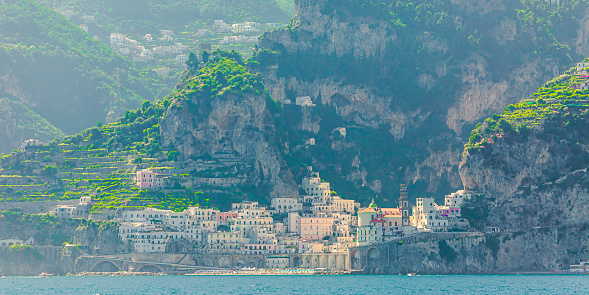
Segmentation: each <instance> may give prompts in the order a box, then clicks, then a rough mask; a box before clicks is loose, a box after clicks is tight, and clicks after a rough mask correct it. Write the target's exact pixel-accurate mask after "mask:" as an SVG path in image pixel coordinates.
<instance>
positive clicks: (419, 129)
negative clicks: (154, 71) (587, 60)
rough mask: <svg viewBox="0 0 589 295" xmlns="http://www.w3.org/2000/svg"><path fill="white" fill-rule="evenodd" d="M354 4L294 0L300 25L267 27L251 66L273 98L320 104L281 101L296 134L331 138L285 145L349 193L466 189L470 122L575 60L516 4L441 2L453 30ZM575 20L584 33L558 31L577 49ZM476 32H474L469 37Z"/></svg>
mask: <svg viewBox="0 0 589 295" xmlns="http://www.w3.org/2000/svg"><path fill="white" fill-rule="evenodd" d="M479 2H480V3H479ZM354 5H355V4H353V1H331V0H320V1H310V0H300V1H296V5H295V18H294V19H293V21H292V28H290V29H287V30H278V31H274V32H271V33H267V34H265V35H264V37H263V38H262V39H261V41H260V44H259V48H260V50H259V52H258V54H257V55H258V57H259V58H258V61H259V62H260V66H258V67H255V69H256V70H259V71H260V72H262V74H263V76H264V79H265V85H266V87H267V89H268V90H269V93H270V95H271V96H272V98H273V99H275V100H278V101H280V102H284V101H285V100H287V99H288V100H291V101H293V103H294V101H295V98H296V97H300V96H310V97H311V98H312V100H313V101H314V103H316V104H317V107H305V108H306V109H307V110H303V111H302V112H298V111H297V110H293V108H291V107H289V106H288V105H285V108H284V111H285V115H286V116H290V120H291V121H290V123H289V124H288V126H292V128H290V129H289V131H288V132H291V133H297V134H298V136H299V138H301V139H308V138H315V140H316V142H317V144H318V145H319V144H320V143H322V144H323V145H324V147H321V149H322V150H318V148H315V149H313V148H311V149H300V150H299V151H293V150H290V151H289V152H290V153H292V154H294V155H297V157H299V158H306V159H307V160H306V162H305V163H304V164H306V165H314V166H321V169H325V171H324V173H326V174H329V176H330V179H332V182H333V183H334V184H336V185H337V186H338V187H342V186H345V182H349V181H352V182H353V186H352V187H349V189H350V190H349V192H350V193H353V194H355V195H357V196H359V197H360V198H361V199H364V200H369V198H370V197H372V196H373V195H374V194H375V193H379V197H380V198H382V199H383V200H384V201H390V202H393V200H394V199H396V195H395V194H394V193H393V192H394V191H396V189H395V187H396V185H397V184H398V183H401V182H409V183H412V184H413V185H412V186H410V189H411V187H413V189H415V190H416V191H419V190H426V191H428V192H430V193H440V194H439V195H441V193H443V192H447V191H448V190H450V189H458V188H461V187H462V183H461V181H460V177H459V174H458V163H459V160H458V159H459V155H460V153H461V151H462V142H463V140H464V136H465V134H466V131H469V130H470V128H471V127H472V126H473V125H474V124H475V123H476V122H479V121H480V120H481V119H482V118H485V117H486V116H488V115H490V114H491V113H494V112H498V111H500V110H502V109H503V108H504V107H506V106H507V105H509V104H510V103H514V102H516V101H518V100H519V99H520V98H521V97H525V96H527V95H528V94H529V93H531V92H532V91H533V90H535V89H536V88H537V87H538V86H539V85H540V84H541V83H542V82H543V81H545V80H548V79H549V78H550V77H552V76H554V75H556V74H557V73H558V72H559V69H562V68H563V66H564V65H565V64H567V63H570V61H568V60H566V59H563V58H560V57H555V58H551V57H547V56H548V54H540V55H536V54H535V53H533V51H534V50H536V49H538V44H533V43H532V41H531V40H532V39H533V37H534V36H535V34H536V33H534V32H532V31H530V29H529V28H528V27H526V25H525V24H524V23H522V22H521V20H520V19H518V18H517V17H516V16H515V15H514V14H515V8H519V7H517V5H519V4H513V5H510V6H509V7H506V6H505V5H504V4H503V3H502V2H501V1H490V2H489V1H477V2H476V3H473V1H452V3H451V4H450V3H448V4H447V6H446V8H439V9H440V10H443V9H446V12H447V13H450V19H449V20H448V23H449V25H448V26H447V28H448V29H447V30H446V29H440V28H437V27H436V26H435V25H431V24H430V23H429V22H428V21H427V20H424V19H425V17H424V16H423V15H421V16H420V15H417V16H415V17H416V18H415V19H420V18H421V20H423V21H422V22H417V23H410V22H411V20H410V19H412V17H413V16H414V15H413V14H412V13H414V12H407V11H403V10H401V9H399V10H398V11H394V12H395V13H394V14H390V15H396V16H399V19H398V20H395V19H394V18H393V19H391V17H390V16H383V15H382V14H379V13H378V11H376V10H375V11H370V10H369V8H366V7H360V6H358V7H356V6H354ZM367 6H369V5H367ZM513 6H515V7H513ZM436 9H438V7H436V8H435V9H432V14H433V13H434V12H436V11H435V10H436ZM582 11H583V12H584V10H582ZM404 15H405V16H404ZM404 17H405V18H404ZM399 22H402V23H405V25H406V26H402V25H399V24H398V23H399ZM571 22H574V23H576V25H575V24H572V25H571V26H572V27H575V28H576V29H575V30H577V31H578V34H576V33H575V34H572V35H574V36H572V37H571V36H568V35H567V36H558V37H559V40H560V41H561V42H562V43H564V44H569V45H570V46H572V48H573V49H572V50H571V51H572V52H571V55H572V56H576V55H575V54H576V53H582V52H584V51H585V50H586V49H585V47H586V42H585V41H584V40H585V39H584V38H585V37H584V36H585V33H584V31H585V27H586V26H584V25H582V26H579V22H580V20H579V19H575V20H572V21H571ZM410 27H411V28H410ZM475 30H476V31H477V32H478V35H476V34H474V35H472V34H471V35H470V36H469V34H470V33H468V32H474V31H475ZM457 32H459V33H457ZM268 55H270V57H267V58H266V56H268ZM574 58H575V59H577V58H576V57H574ZM289 109H290V110H289ZM287 112H288V113H287ZM339 127H346V128H347V131H348V132H347V134H348V135H347V137H346V138H345V142H342V141H340V140H336V139H334V138H333V130H334V129H335V128H339ZM360 133H361V134H362V135H359V134H360ZM374 144H378V145H379V146H380V147H379V148H374ZM294 145H295V144H294V143H293V144H292V145H291V146H294ZM344 147H345V148H344ZM325 149H327V150H325ZM342 149H343V150H345V151H342ZM383 152H384V153H391V154H392V155H390V156H383ZM334 155H336V156H335V157H337V158H338V161H337V163H333V160H332V159H333V156H334ZM375 159H377V160H375ZM297 165H298V164H297ZM346 172H347V173H346ZM349 174H355V175H362V176H359V177H354V176H352V177H348V176H347V175H349ZM418 180H421V181H418ZM374 183H381V184H384V186H378V185H369V184H374ZM369 187H370V189H368V188H369ZM379 187H380V189H375V188H379ZM346 189H348V188H346Z"/></svg>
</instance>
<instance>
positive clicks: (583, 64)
mask: <svg viewBox="0 0 589 295" xmlns="http://www.w3.org/2000/svg"><path fill="white" fill-rule="evenodd" d="M585 68H589V62H580V63H577V72H580V71H582V70H584V69H585Z"/></svg>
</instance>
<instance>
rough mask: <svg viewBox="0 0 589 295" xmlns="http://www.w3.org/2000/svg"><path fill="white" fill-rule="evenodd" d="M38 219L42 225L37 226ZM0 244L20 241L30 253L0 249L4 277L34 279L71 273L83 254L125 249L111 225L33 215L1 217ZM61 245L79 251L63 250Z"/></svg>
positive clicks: (116, 228)
mask: <svg viewBox="0 0 589 295" xmlns="http://www.w3.org/2000/svg"><path fill="white" fill-rule="evenodd" d="M40 219H44V221H42V222H39V220H40ZM0 225H1V227H0V240H4V239H20V240H23V241H25V243H29V244H32V245H31V246H32V248H30V249H21V250H20V251H19V250H15V249H10V248H7V247H1V248H0V269H4V274H5V275H11V276H36V275H39V274H40V273H42V272H47V273H52V274H58V273H59V274H62V275H63V274H66V273H68V272H73V270H74V264H75V262H76V259H77V258H78V257H79V256H81V255H82V254H90V255H100V254H112V253H126V252H127V251H129V250H130V249H129V248H128V245H126V244H124V243H122V242H121V240H120V239H119V236H118V234H119V230H118V226H116V224H114V223H94V222H92V221H90V222H88V221H87V220H80V219H60V220H58V219H55V218H51V217H42V216H40V217H36V216H35V215H31V216H23V217H20V216H18V217H15V216H14V215H8V214H7V215H6V216H4V215H0ZM64 242H69V244H72V245H79V247H66V246H64V245H63V243H64Z"/></svg>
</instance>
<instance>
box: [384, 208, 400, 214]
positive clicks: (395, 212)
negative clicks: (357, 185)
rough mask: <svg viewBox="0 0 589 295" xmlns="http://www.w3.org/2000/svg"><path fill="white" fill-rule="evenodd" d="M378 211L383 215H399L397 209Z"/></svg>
mask: <svg viewBox="0 0 589 295" xmlns="http://www.w3.org/2000/svg"><path fill="white" fill-rule="evenodd" d="M380 210H382V213H383V214H384V215H401V210H400V209H399V208H381V209H380Z"/></svg>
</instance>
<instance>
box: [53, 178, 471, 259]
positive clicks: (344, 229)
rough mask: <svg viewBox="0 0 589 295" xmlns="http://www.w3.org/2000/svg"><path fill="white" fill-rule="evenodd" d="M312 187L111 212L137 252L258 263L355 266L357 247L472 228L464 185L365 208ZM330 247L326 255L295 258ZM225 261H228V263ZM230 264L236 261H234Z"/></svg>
mask: <svg viewBox="0 0 589 295" xmlns="http://www.w3.org/2000/svg"><path fill="white" fill-rule="evenodd" d="M166 179H167V175H166V174H163V173H160V172H159V171H157V170H155V169H142V170H138V171H137V172H136V174H135V176H134V181H135V183H136V185H137V186H138V187H139V188H141V189H147V190H156V189H160V188H162V187H164V186H165V183H166ZM301 188H302V190H303V191H304V193H305V195H304V196H300V197H288V196H284V197H278V198H273V199H271V202H270V207H269V208H266V207H262V206H260V205H259V203H258V202H252V201H243V202H240V203H234V204H232V206H231V210H229V211H226V212H222V211H220V210H217V209H213V208H206V207H199V206H195V207H190V208H188V209H187V210H184V211H183V212H174V211H172V210H159V209H154V208H146V209H137V210H130V209H119V210H118V211H117V212H116V213H114V214H113V215H112V218H113V219H114V220H116V221H117V222H118V224H119V238H120V239H121V241H122V242H124V243H127V244H128V245H130V247H129V248H131V249H132V252H133V253H141V254H157V253H169V252H174V253H200V254H203V255H250V256H253V255H259V256H262V257H264V259H265V261H264V262H263V263H259V264H257V265H256V266H258V267H265V268H270V269H284V268H286V269H288V268H296V267H304V268H308V269H318V268H323V269H330V270H334V271H348V270H350V269H351V263H350V255H351V252H350V251H351V249H353V248H355V247H359V246H367V245H375V244H380V243H386V242H390V241H394V240H395V239H399V238H402V237H408V236H411V235H417V234H419V233H422V232H432V233H436V232H446V231H448V230H454V229H466V228H468V222H466V221H465V220H464V219H462V218H461V210H460V208H461V205H462V203H463V201H464V200H466V199H469V198H471V196H472V193H469V192H466V191H458V192H456V193H452V194H450V195H447V196H446V197H445V202H444V204H443V205H438V204H436V202H435V200H434V198H417V200H416V204H414V205H413V204H411V203H410V202H409V198H408V195H407V188H406V186H405V185H401V187H400V197H399V206H398V207H397V208H382V207H380V206H379V205H378V204H376V203H375V202H374V201H372V203H371V204H370V205H369V206H368V207H366V208H361V207H360V204H359V203H357V202H355V201H354V200H348V199H343V198H341V197H340V196H338V195H336V194H335V192H334V191H333V190H332V188H331V186H330V183H329V182H326V181H324V180H322V179H321V178H320V176H319V173H318V172H312V171H311V170H309V175H308V177H304V178H303V179H302V183H301ZM91 207H92V198H91V197H82V198H81V199H80V202H79V203H78V204H77V205H67V206H66V205H62V206H57V207H55V208H53V209H52V210H51V214H53V215H55V216H56V217H58V218H70V217H88V213H89V210H90V208H91ZM300 255H307V256H308V257H312V256H313V255H315V256H316V255H323V256H322V257H327V258H325V259H318V260H313V259H303V260H302V261H298V260H297V259H294V260H293V259H292V258H293V257H294V256H296V257H299V256H300ZM221 266H222V265H221ZM227 266H229V265H227Z"/></svg>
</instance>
